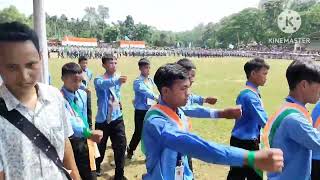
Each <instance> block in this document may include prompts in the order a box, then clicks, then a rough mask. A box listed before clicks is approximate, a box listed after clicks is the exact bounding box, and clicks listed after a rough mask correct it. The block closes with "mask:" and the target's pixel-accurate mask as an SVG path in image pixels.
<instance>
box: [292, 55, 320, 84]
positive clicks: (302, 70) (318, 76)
mask: <svg viewBox="0 0 320 180" xmlns="http://www.w3.org/2000/svg"><path fill="white" fill-rule="evenodd" d="M286 77H287V81H288V85H289V89H290V90H294V89H295V88H296V86H297V84H298V83H299V82H301V81H302V80H306V81H308V82H309V83H312V82H316V83H320V65H319V64H317V63H316V62H315V61H313V60H295V61H293V62H292V63H291V64H290V65H289V67H288V69H287V72H286Z"/></svg>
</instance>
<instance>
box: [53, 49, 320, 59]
mask: <svg viewBox="0 0 320 180" xmlns="http://www.w3.org/2000/svg"><path fill="white" fill-rule="evenodd" d="M50 53H56V54H57V57H58V58H62V59H63V58H69V59H78V58H79V57H80V56H85V57H87V58H89V59H101V58H102V57H103V56H105V55H108V54H114V55H115V56H116V57H117V58H119V57H123V56H124V57H151V56H175V57H196V58H213V57H256V56H259V57H263V58H265V59H291V60H296V59H301V58H311V59H315V60H320V52H318V51H297V52H294V51H292V50H288V49H283V48H244V49H239V50H232V49H201V48H145V49H142V48H111V47H110V48H105V47H97V48H93V47H78V46H52V47H49V54H50Z"/></svg>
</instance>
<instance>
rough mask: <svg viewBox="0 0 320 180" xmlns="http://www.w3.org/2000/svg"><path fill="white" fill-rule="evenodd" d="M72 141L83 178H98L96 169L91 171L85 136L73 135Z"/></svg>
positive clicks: (75, 157) (88, 179)
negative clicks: (77, 136)
mask: <svg viewBox="0 0 320 180" xmlns="http://www.w3.org/2000/svg"><path fill="white" fill-rule="evenodd" d="M70 142H71V145H72V149H73V154H74V159H75V160H76V164H77V167H78V170H79V173H80V176H81V179H83V180H96V179H97V176H96V171H91V168H90V158H89V148H88V144H87V140H86V139H85V138H76V137H71V138H70Z"/></svg>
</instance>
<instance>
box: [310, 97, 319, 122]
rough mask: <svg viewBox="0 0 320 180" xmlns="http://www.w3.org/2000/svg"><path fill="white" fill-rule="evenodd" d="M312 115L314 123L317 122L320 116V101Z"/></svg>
mask: <svg viewBox="0 0 320 180" xmlns="http://www.w3.org/2000/svg"><path fill="white" fill-rule="evenodd" d="M311 116H312V120H313V124H315V123H316V121H317V119H318V118H319V116H320V103H319V102H318V103H317V105H316V106H315V107H314V109H313V110H312V114H311Z"/></svg>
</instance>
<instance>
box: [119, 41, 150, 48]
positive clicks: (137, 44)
mask: <svg viewBox="0 0 320 180" xmlns="http://www.w3.org/2000/svg"><path fill="white" fill-rule="evenodd" d="M117 47H120V48H146V43H145V42H144V41H127V40H120V41H118V42H117Z"/></svg>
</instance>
